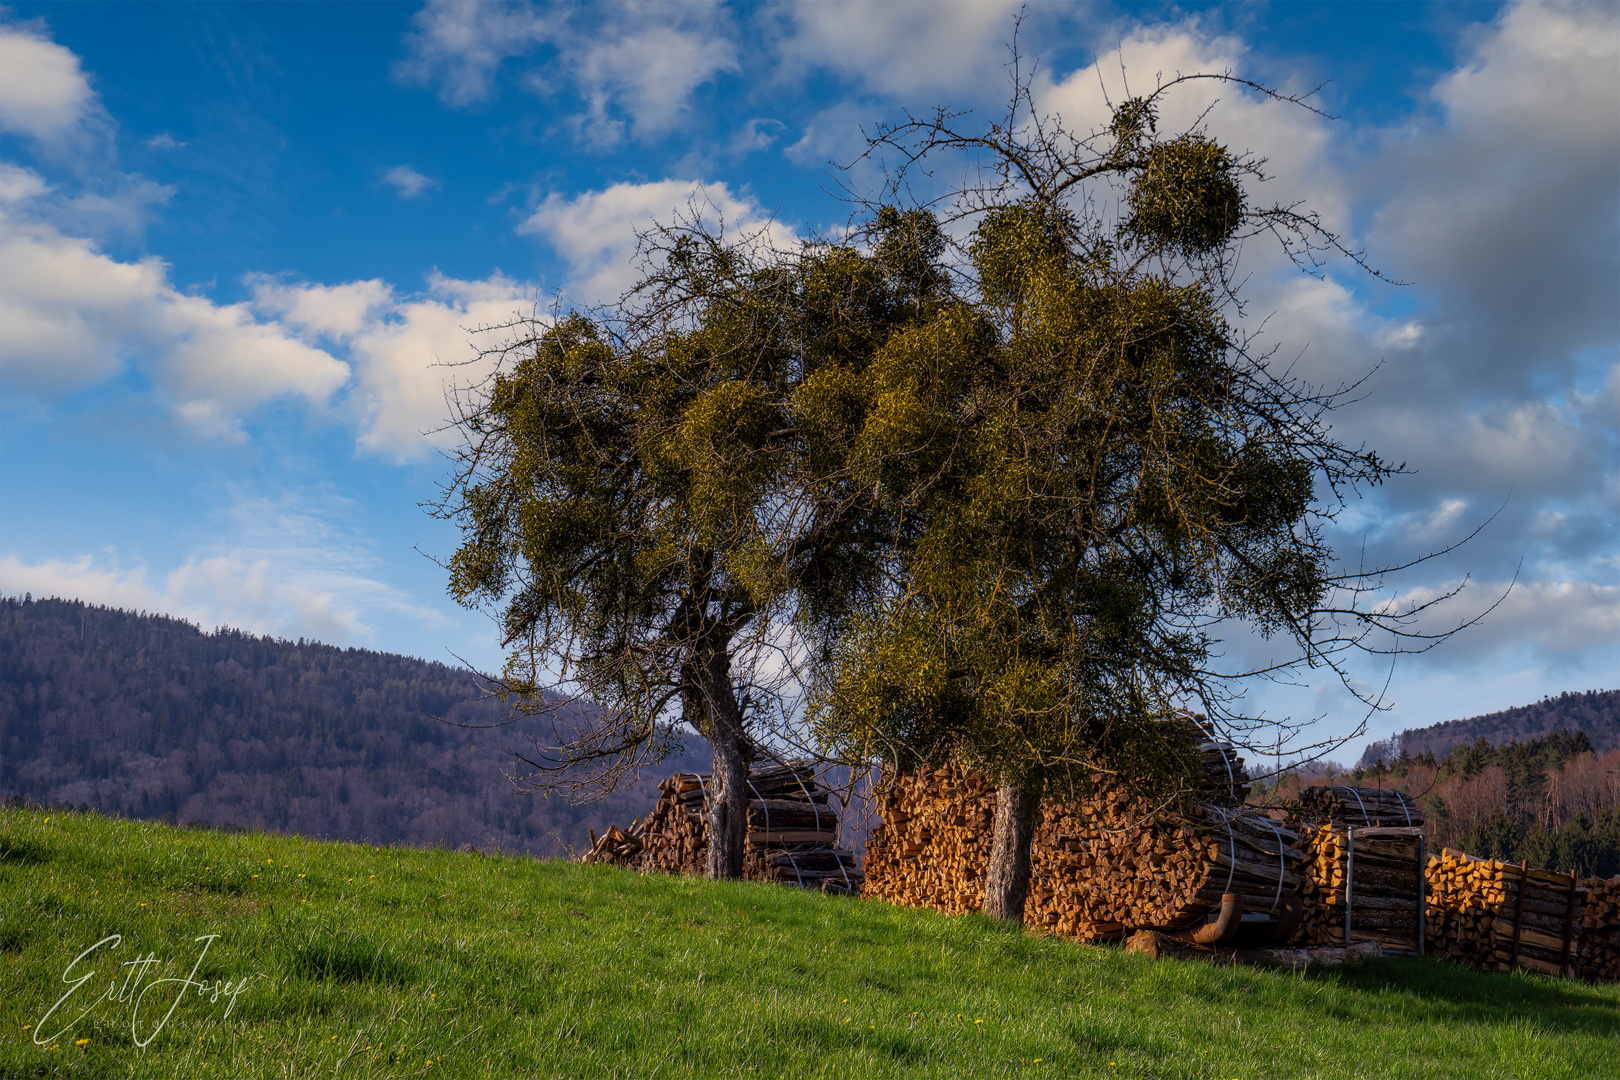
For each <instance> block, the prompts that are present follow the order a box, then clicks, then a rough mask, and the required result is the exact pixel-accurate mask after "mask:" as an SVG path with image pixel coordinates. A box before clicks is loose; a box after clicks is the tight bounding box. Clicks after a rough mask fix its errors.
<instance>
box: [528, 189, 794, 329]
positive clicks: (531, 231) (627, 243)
mask: <svg viewBox="0 0 1620 1080" xmlns="http://www.w3.org/2000/svg"><path fill="white" fill-rule="evenodd" d="M694 213H695V214H698V215H699V216H701V217H702V218H703V220H704V221H705V222H706V223H707V225H708V226H709V227H710V228H718V227H719V226H720V225H721V224H724V226H725V230H726V233H727V234H728V235H729V236H732V237H743V236H748V235H751V234H754V233H763V239H764V240H765V242H767V243H769V244H771V245H773V246H775V247H779V248H787V247H791V246H792V245H794V244H796V243H797V242H798V236H797V234H796V233H795V232H794V230H793V229H792V228H790V227H788V226H785V225H782V224H780V223H779V222H776V221H775V220H773V219H772V218H771V217H770V215H769V213H768V212H767V211H766V210H765V209H764V208H763V207H761V206H760V205H759V203H757V202H755V201H754V200H753V198H752V197H750V196H748V195H746V194H735V193H733V192H732V191H731V189H730V188H729V187H727V186H726V185H725V184H701V183H698V182H695V181H690V180H658V181H653V182H651V183H646V184H614V185H613V186H612V187H609V188H605V189H603V190H601V191H587V192H584V193H583V194H580V195H577V196H575V197H573V198H567V197H565V196H562V195H558V194H552V195H550V196H548V197H547V198H546V200H545V201H544V202H543V203H541V204H540V206H539V207H538V208H537V209H536V210H535V212H534V213H533V214H532V215H531V216H530V217H529V218H528V220H527V221H525V222H524V223H523V224H522V225H520V226H519V227H518V231H519V232H520V233H524V234H525V235H529V236H537V237H540V238H542V239H544V240H545V241H546V242H547V243H548V244H549V245H550V246H551V247H552V249H553V250H554V251H556V252H557V254H558V255H560V256H562V258H563V260H564V261H565V262H567V264H568V267H569V271H570V281H569V291H570V293H571V296H570V299H571V300H572V301H574V302H576V303H586V304H597V303H609V302H611V301H613V300H616V299H618V297H619V296H620V295H622V294H623V293H624V292H625V290H627V289H629V288H630V287H631V286H632V285H634V284H635V283H636V281H637V279H638V278H639V276H640V275H639V271H638V269H637V264H636V247H637V242H638V241H637V232H638V230H646V229H647V228H649V227H651V226H652V225H653V224H655V223H658V224H664V225H670V224H674V223H675V221H676V219H677V218H678V217H681V216H686V215H690V214H694Z"/></svg>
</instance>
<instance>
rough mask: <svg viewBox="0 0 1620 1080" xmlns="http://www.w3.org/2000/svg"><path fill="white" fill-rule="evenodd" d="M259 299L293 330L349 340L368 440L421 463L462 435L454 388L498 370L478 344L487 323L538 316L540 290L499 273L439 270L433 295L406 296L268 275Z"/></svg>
mask: <svg viewBox="0 0 1620 1080" xmlns="http://www.w3.org/2000/svg"><path fill="white" fill-rule="evenodd" d="M254 303H255V305H256V306H257V307H258V308H259V310H261V311H263V312H265V313H267V314H271V315H274V316H276V317H278V318H279V319H280V320H281V321H282V322H283V323H285V324H286V325H288V326H291V327H295V328H297V329H299V330H302V331H304V332H305V333H307V334H310V335H313V336H318V337H324V338H326V339H328V340H331V341H334V342H340V343H342V344H343V345H344V346H346V348H347V350H348V352H347V355H348V358H349V362H350V363H351V364H352V365H353V366H354V370H355V375H356V379H355V384H354V386H353V388H352V390H351V393H350V401H349V406H350V409H351V410H352V413H353V415H354V416H355V419H356V421H357V423H358V426H359V434H358V443H359V445H360V447H361V448H362V449H364V450H367V451H369V452H372V453H377V454H382V455H384V456H387V457H392V458H394V459H395V460H398V461H407V460H418V459H420V458H422V457H425V456H426V455H427V454H428V453H430V452H431V451H432V449H433V448H434V447H435V446H444V445H446V444H447V443H448V442H450V441H452V440H453V439H454V437H455V436H454V435H453V434H451V433H446V432H439V429H441V428H443V426H444V424H445V422H446V420H447V419H448V418H449V407H448V405H447V404H446V400H445V397H446V393H447V392H448V391H450V389H451V388H452V387H454V386H458V385H467V384H470V383H474V382H477V381H479V380H480V379H482V378H483V377H484V376H485V375H487V374H488V371H489V365H488V363H487V362H486V363H480V362H478V360H477V350H476V348H475V346H474V343H473V338H474V336H475V333H476V331H478V329H479V328H481V327H487V326H493V325H499V324H503V323H507V322H510V321H511V320H512V319H513V318H514V317H516V316H519V315H528V314H533V312H534V306H535V298H534V295H533V292H532V290H531V289H530V288H528V287H527V286H524V285H522V284H521V283H518V282H515V281H511V280H510V279H508V278H505V277H503V276H501V275H500V274H499V273H497V274H494V275H492V276H491V277H489V278H488V279H486V280H483V281H458V280H455V279H452V278H447V277H443V276H442V275H438V274H435V275H433V276H432V277H430V278H429V280H428V289H427V293H426V294H425V295H421V296H412V297H404V298H401V297H396V296H395V294H394V291H393V289H391V288H390V287H389V286H387V285H386V284H384V283H383V282H381V281H364V282H351V283H349V284H346V285H283V284H275V283H272V282H269V281H267V280H262V279H261V280H260V281H259V282H258V284H257V285H256V287H255V300H254Z"/></svg>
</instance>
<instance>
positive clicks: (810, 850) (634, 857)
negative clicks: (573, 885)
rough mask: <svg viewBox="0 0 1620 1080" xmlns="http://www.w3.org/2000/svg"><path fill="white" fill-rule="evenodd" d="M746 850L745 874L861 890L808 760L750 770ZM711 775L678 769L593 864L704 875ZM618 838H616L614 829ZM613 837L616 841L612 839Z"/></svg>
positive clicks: (600, 845)
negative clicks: (639, 817) (646, 808)
mask: <svg viewBox="0 0 1620 1080" xmlns="http://www.w3.org/2000/svg"><path fill="white" fill-rule="evenodd" d="M748 786H749V796H750V797H749V800H748V850H747V853H746V855H745V856H744V858H743V877H744V878H748V879H750V880H754V881H782V882H787V883H788V884H790V885H798V886H802V887H804V888H813V889H821V890H823V891H826V892H843V893H859V892H860V889H861V880H862V874H861V871H860V869H859V868H858V867H857V865H856V862H855V857H854V855H853V854H851V853H850V852H849V851H847V850H845V849H843V848H841V847H839V846H838V814H837V811H836V810H834V809H833V808H832V806H831V804H830V802H829V792H828V791H827V789H826V788H825V787H823V786H822V785H821V783H820V782H819V781H818V780H817V778H816V774H815V770H814V769H813V768H812V767H811V766H809V765H807V764H804V763H802V762H787V763H775V762H769V763H761V764H756V765H755V766H753V767H752V768H751V769H750V770H749V772H748ZM713 793H714V781H713V778H712V777H710V776H709V775H707V774H701V775H700V774H698V773H676V774H675V775H674V776H672V777H670V778H669V779H667V780H665V781H663V782H662V783H660V784H659V785H658V801H657V802H656V803H654V804H653V808H652V811H651V812H650V813H648V815H647V817H646V818H645V819H643V820H642V821H638V822H636V823H635V824H634V825H632V826H631V827H630V829H629V830H628V831H627V832H625V833H619V830H618V829H616V828H615V829H610V830H608V833H607V834H606V835H605V836H603V837H602V838H601V839H600V840H597V841H596V842H595V843H594V844H593V846H592V851H591V852H589V853H587V855H586V857H585V860H584V861H587V862H617V863H622V864H624V865H627V866H631V867H634V868H635V869H638V870H643V871H646V870H662V871H666V872H669V873H687V874H695V873H701V872H702V871H703V868H704V862H705V860H706V859H707V857H708V853H709V839H708V833H709V798H710V797H711V796H712V795H713ZM616 833H617V834H618V838H614V834H616ZM610 838H612V839H610Z"/></svg>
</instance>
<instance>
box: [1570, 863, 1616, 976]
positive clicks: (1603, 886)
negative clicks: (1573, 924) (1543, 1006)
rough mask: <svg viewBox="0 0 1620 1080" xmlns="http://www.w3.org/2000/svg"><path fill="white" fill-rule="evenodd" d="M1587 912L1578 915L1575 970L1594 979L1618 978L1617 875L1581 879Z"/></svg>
mask: <svg viewBox="0 0 1620 1080" xmlns="http://www.w3.org/2000/svg"><path fill="white" fill-rule="evenodd" d="M1581 890H1582V892H1583V894H1584V895H1585V899H1586V911H1585V914H1584V915H1583V916H1582V917H1581V943H1580V963H1579V966H1578V973H1579V974H1580V976H1581V977H1582V978H1585V979H1591V980H1593V981H1594V982H1617V981H1620V875H1616V876H1614V877H1612V878H1596V877H1593V878H1586V879H1585V880H1583V881H1582V882H1581Z"/></svg>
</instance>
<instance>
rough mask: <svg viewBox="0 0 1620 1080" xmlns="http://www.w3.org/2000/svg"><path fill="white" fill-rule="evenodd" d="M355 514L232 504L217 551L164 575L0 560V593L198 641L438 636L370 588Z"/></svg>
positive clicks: (371, 566) (107, 562)
mask: <svg viewBox="0 0 1620 1080" xmlns="http://www.w3.org/2000/svg"><path fill="white" fill-rule="evenodd" d="M355 509H356V508H355V507H354V506H353V505H352V504H350V503H349V502H348V501H347V500H344V499H341V498H337V497H334V496H331V495H329V494H328V495H323V494H321V493H320V492H305V493H299V494H283V495H281V496H279V497H267V496H265V495H261V494H251V495H248V494H238V495H236V496H235V497H233V499H232V500H231V502H230V503H229V504H228V505H227V506H225V507H224V508H223V509H222V510H221V511H219V512H218V513H215V514H213V515H211V517H212V518H213V519H214V520H213V521H212V522H211V530H212V531H213V532H215V533H216V534H217V535H218V537H219V539H218V540H216V541H214V542H211V543H209V544H208V545H206V546H205V547H203V548H200V549H198V550H195V551H192V552H190V553H188V554H186V555H185V556H184V557H183V558H180V560H179V561H178V564H177V565H174V566H173V568H172V569H170V570H169V571H168V572H166V573H160V574H154V573H153V572H152V569H151V568H150V567H148V566H146V565H135V566H129V567H126V566H124V565H123V563H122V560H121V559H120V558H119V555H118V553H117V552H116V551H115V550H112V549H107V550H106V551H104V552H101V553H100V554H97V555H88V554H81V555H78V556H75V557H72V558H55V559H44V560H41V561H38V562H29V561H26V560H23V559H20V558H18V557H17V556H15V555H5V556H0V591H3V592H5V593H7V594H11V595H16V594H21V593H24V592H31V593H33V594H34V595H35V596H62V597H69V598H76V599H81V600H84V601H86V602H89V603H95V604H106V605H108V606H110V607H121V608H126V609H129V610H146V611H153V612H165V613H168V614H171V615H175V616H178V617H180V618H183V619H187V620H190V621H192V622H194V623H196V624H198V625H199V626H201V627H202V628H203V629H205V630H206V629H212V628H213V627H215V626H222V625H224V626H234V627H238V628H240V629H244V630H249V631H251V632H254V633H259V634H273V635H276V636H281V637H299V636H309V637H315V638H319V639H321V640H324V641H335V642H357V643H371V642H372V641H374V639H375V637H376V631H377V628H378V626H379V624H384V623H388V622H397V621H399V620H401V619H405V620H409V621H410V622H413V623H417V624H420V625H425V626H442V625H444V623H445V621H446V620H445V617H444V616H443V615H442V614H440V613H439V612H437V611H435V610H434V609H432V608H430V607H427V606H425V605H423V604H421V603H419V602H417V601H415V600H414V599H412V598H411V597H410V596H408V595H406V594H405V593H403V592H401V591H400V590H399V589H397V588H395V587H393V586H391V585H389V584H387V583H386V582H384V581H383V580H382V578H381V576H380V575H381V574H382V573H383V572H384V571H385V569H386V568H385V567H383V566H382V565H381V563H380V560H379V559H378V558H377V557H376V555H375V554H374V551H373V549H374V547H375V545H374V543H372V542H371V541H370V540H369V538H368V537H366V536H365V535H364V534H363V533H361V532H360V531H358V530H357V529H356V528H355V527H354V526H353V525H352V524H351V522H350V520H349V519H352V518H353V517H354V514H355Z"/></svg>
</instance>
